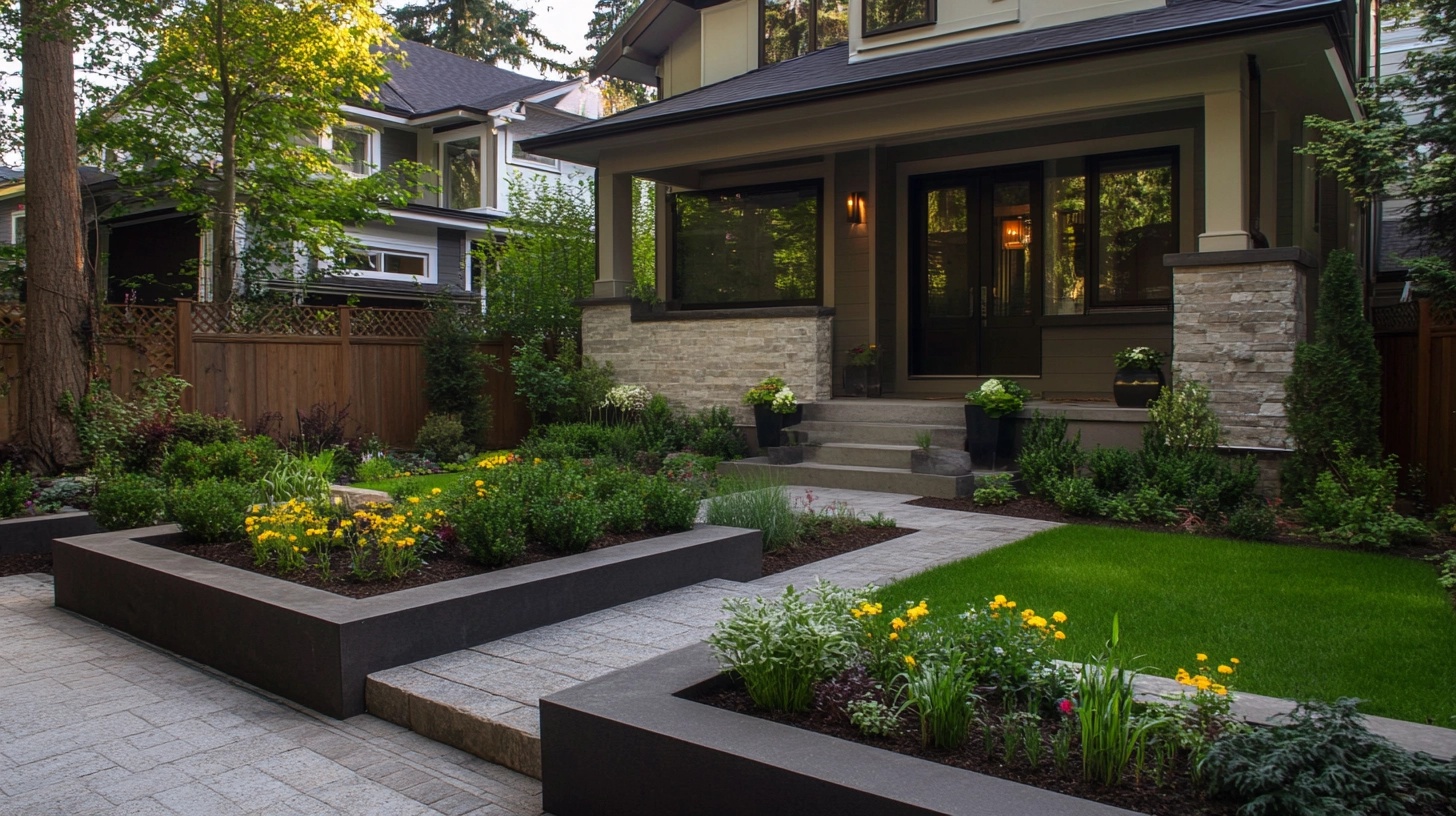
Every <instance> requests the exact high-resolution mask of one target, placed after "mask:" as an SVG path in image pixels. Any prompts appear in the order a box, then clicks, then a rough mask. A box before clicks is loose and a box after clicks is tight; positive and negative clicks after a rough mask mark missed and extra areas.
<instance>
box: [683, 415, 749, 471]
mask: <svg viewBox="0 0 1456 816" xmlns="http://www.w3.org/2000/svg"><path fill="white" fill-rule="evenodd" d="M689 434H690V435H691V436H692V438H691V439H689V440H688V441H687V447H689V448H692V449H693V450H694V451H696V452H698V453H701V454H702V455H704V456H714V457H717V458H718V459H741V458H743V456H744V455H745V454H747V453H748V441H747V440H745V439H744V438H743V432H742V431H740V430H738V425H737V424H736V423H735V422H734V420H733V412H732V411H730V410H728V409H727V408H724V407H723V406H721V405H719V406H716V407H713V408H709V409H707V410H704V411H700V412H698V415H697V416H696V417H694V418H693V420H692V421H691V423H690V424H689Z"/></svg>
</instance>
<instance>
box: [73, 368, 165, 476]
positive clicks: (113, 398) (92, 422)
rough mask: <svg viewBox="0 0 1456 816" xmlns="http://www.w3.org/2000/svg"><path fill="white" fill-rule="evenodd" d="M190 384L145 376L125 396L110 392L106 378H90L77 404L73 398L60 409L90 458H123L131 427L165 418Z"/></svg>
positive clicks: (132, 442) (127, 445)
mask: <svg viewBox="0 0 1456 816" xmlns="http://www.w3.org/2000/svg"><path fill="white" fill-rule="evenodd" d="M191 387H192V386H191V385H190V384H189V383H188V382H187V381H186V380H184V379H182V378H180V377H172V376H165V377H146V378H143V379H140V380H138V381H137V382H136V384H135V385H134V386H133V387H132V394H131V396H130V397H129V398H128V397H122V396H121V395H119V394H117V393H115V392H113V391H112V390H111V385H110V383H109V382H107V381H106V380H92V381H91V383H90V386H89V387H88V389H87V391H86V395H85V396H84V397H82V399H81V401H80V404H79V405H78V404H76V403H75V402H74V401H72V402H71V403H70V404H68V405H63V406H62V410H63V411H65V412H66V413H68V414H69V415H70V417H71V419H72V420H73V421H74V422H75V423H76V433H77V436H78V437H79V438H80V441H81V450H82V451H83V452H85V453H86V454H87V455H89V456H91V457H92V459H93V460H101V459H114V460H117V461H120V462H124V461H125V460H126V459H127V456H128V452H129V449H130V448H131V447H132V445H133V444H134V437H133V435H132V431H133V430H135V429H136V428H137V427H138V426H139V425H141V424H142V423H144V422H164V421H166V420H167V418H168V417H170V416H172V415H173V414H174V413H176V411H177V406H178V405H179V404H181V401H182V392H183V391H185V390H187V389H188V388H191Z"/></svg>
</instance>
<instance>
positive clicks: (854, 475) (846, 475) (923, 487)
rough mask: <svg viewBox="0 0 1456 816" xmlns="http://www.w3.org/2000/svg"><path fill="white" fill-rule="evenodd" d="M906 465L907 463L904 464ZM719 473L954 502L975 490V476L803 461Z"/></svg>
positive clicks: (759, 463)
mask: <svg viewBox="0 0 1456 816" xmlns="http://www.w3.org/2000/svg"><path fill="white" fill-rule="evenodd" d="M907 464H908V463H907ZM718 472H719V473H724V474H734V475H739V476H770V477H773V478H776V479H778V480H780V481H782V482H783V483H784V484H791V485H804V486H806V487H837V488H843V489H847V490H874V491H879V492H882V493H906V494H909V495H912V496H933V497H935V498H941V499H953V498H956V497H958V496H967V495H970V493H971V492H972V491H973V490H974V489H975V476H974V474H972V475H966V476H932V475H930V474H925V473H911V472H910V469H909V468H908V467H905V468H885V467H857V466H851V465H826V464H821V463H818V462H804V463H802V464H798V465H771V464H769V462H768V459H767V458H765V457H761V456H760V457H753V458H750V459H739V460H737V461H733V462H720V463H719V464H718Z"/></svg>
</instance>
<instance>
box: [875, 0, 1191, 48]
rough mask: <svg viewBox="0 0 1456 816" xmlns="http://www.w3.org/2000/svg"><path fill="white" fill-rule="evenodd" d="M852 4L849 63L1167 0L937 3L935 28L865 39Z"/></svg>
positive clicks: (965, 0) (960, 0) (964, 0)
mask: <svg viewBox="0 0 1456 816" xmlns="http://www.w3.org/2000/svg"><path fill="white" fill-rule="evenodd" d="M863 2H864V0H851V3H850V23H849V36H850V40H849V47H850V60H851V61H855V60H859V59H872V58H874V57H880V56H888V55H891V54H903V53H905V52H907V51H916V50H920V49H922V48H936V47H940V46H943V45H949V44H951V43H958V42H965V41H968V40H976V39H982V38H985V37H999V36H1001V35H1003V34H1012V33H1016V32H1020V31H1030V30H1032V29H1037V28H1047V27H1050V26H1058V25H1066V24H1067V23H1075V22H1079V21H1082V20H1091V19H1095V18H1098V17H1109V16H1112V15H1114V14H1126V13H1128V12H1133V11H1142V10H1144V9H1153V8H1162V7H1163V6H1164V5H1165V3H1164V0H937V2H936V7H937V9H936V22H935V24H934V25H928V26H922V27H919V28H912V29H908V30H905V31H898V32H893V33H888V34H878V35H875V36H872V37H865V36H863V29H862V25H863V21H864V16H863V12H862V4H863Z"/></svg>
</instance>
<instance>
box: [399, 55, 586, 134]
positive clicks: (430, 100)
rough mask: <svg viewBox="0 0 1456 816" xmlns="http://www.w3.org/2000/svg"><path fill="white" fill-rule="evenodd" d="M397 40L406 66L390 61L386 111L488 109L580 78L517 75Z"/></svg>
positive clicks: (407, 114)
mask: <svg viewBox="0 0 1456 816" xmlns="http://www.w3.org/2000/svg"><path fill="white" fill-rule="evenodd" d="M398 44H399V47H400V50H401V51H402V52H404V64H400V63H397V62H396V63H391V64H390V66H389V73H390V79H389V81H388V82H386V83H385V84H384V86H383V87H382V88H381V89H380V91H379V101H380V102H381V103H382V104H383V105H384V109H385V110H386V111H387V112H389V113H393V114H397V115H400V116H405V117H409V118H415V117H420V116H428V115H430V114H434V113H440V112H442V111H450V110H458V109H465V110H469V111H474V112H476V113H488V112H490V111H492V110H495V109H496V108H500V107H504V106H505V105H508V104H510V103H512V102H515V101H517V100H519V99H522V98H525V97H528V96H535V95H537V94H540V93H544V92H546V91H549V90H551V89H553V88H558V87H561V86H563V85H568V84H571V83H573V82H576V80H575V79H567V80H556V79H538V78H536V77H530V76H526V75H525V74H518V73H515V72H514V71H507V70H506V69H504V68H497V67H496V66H494V65H490V64H487V63H484V62H480V61H478V60H473V59H467V58H466V57H462V56H460V55H458V54H452V53H450V52H449V51H442V50H440V49H438V48H433V47H431V46H428V45H423V44H421V43H417V42H410V41H407V40H401V41H400V42H399V43H398Z"/></svg>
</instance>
